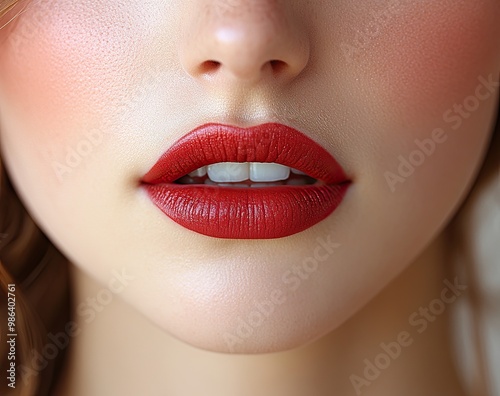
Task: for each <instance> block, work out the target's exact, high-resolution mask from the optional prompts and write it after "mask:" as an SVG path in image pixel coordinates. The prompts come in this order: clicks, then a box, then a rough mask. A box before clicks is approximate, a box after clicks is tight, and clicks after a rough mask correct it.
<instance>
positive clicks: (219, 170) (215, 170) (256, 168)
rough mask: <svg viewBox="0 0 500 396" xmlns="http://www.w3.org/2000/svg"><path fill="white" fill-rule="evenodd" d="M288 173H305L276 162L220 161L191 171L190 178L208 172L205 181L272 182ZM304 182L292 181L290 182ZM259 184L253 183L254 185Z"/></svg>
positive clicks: (279, 179) (282, 178) (283, 177)
mask: <svg viewBox="0 0 500 396" xmlns="http://www.w3.org/2000/svg"><path fill="white" fill-rule="evenodd" d="M290 173H294V174H296V175H306V174H305V173H304V172H301V171H299V170H297V169H293V168H289V167H288V166H284V165H281V164H276V163H264V162H220V163H217V164H213V165H209V166H203V167H201V168H199V169H196V170H195V171H193V172H191V173H190V174H189V175H188V176H186V177H190V178H196V177H204V176H206V175H207V174H208V179H207V180H206V183H207V184H208V183H239V182H243V181H245V180H251V181H253V182H257V183H272V182H278V181H283V180H287V179H288V178H289V177H290ZM295 183H297V184H301V183H305V182H303V181H294V182H293V183H291V184H295ZM258 186H259V187H260V185H255V187H258Z"/></svg>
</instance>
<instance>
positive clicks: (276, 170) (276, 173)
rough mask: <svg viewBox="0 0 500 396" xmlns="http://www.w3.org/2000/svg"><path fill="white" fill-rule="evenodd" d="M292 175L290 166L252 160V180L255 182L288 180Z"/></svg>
mask: <svg viewBox="0 0 500 396" xmlns="http://www.w3.org/2000/svg"><path fill="white" fill-rule="evenodd" d="M289 176H290V168H289V167H288V166H284V165H280V164H268V163H259V162H251V163H250V180H251V181H254V182H275V181H280V180H286V179H288V177H289Z"/></svg>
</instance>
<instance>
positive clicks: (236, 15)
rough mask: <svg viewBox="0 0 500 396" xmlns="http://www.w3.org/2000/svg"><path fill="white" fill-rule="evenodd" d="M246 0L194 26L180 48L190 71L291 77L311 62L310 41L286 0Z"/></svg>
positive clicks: (256, 77)
mask: <svg viewBox="0 0 500 396" xmlns="http://www.w3.org/2000/svg"><path fill="white" fill-rule="evenodd" d="M246 1H247V3H246V5H244V6H243V5H241V7H240V9H239V10H238V7H236V6H234V3H238V0H232V1H231V2H232V4H233V7H232V11H233V12H225V13H219V12H209V13H206V14H205V16H204V17H203V18H200V19H201V21H200V19H198V23H197V25H196V26H191V27H190V31H189V32H187V34H186V35H185V37H188V38H187V39H185V40H184V42H183V44H182V47H181V51H180V56H181V63H182V65H183V67H184V69H185V70H186V72H187V73H188V74H189V75H191V76H192V77H194V78H197V79H199V78H203V77H218V78H224V79H231V80H233V81H234V80H237V81H245V82H257V81H260V80H262V79H271V78H272V79H274V80H280V81H290V80H292V79H294V78H295V77H296V76H298V75H299V74H300V73H301V72H302V70H303V69H304V68H305V67H306V65H307V63H308V60H309V51H310V48H309V41H308V40H307V35H306V34H305V33H304V32H303V30H301V29H300V28H298V27H297V25H298V23H297V21H294V20H293V19H294V16H293V14H291V13H290V12H289V10H287V9H286V3H281V2H276V1H274V2H269V1H265V0H252V2H251V3H250V4H251V5H250V4H249V2H248V0H246ZM244 2H245V1H244V0H242V1H241V3H242V4H243V3H244ZM259 3H261V4H259ZM264 5H265V6H264Z"/></svg>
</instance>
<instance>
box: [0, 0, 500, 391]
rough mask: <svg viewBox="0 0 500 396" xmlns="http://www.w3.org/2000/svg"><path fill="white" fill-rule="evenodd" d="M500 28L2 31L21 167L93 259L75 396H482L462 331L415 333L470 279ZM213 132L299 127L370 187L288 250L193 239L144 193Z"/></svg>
mask: <svg viewBox="0 0 500 396" xmlns="http://www.w3.org/2000/svg"><path fill="white" fill-rule="evenodd" d="M499 18H500V3H499V2H498V1H496V0H475V1H473V2H472V1H469V0H442V1H439V2H435V1H431V0H425V1H413V0H400V1H383V2H380V1H376V0H367V1H364V2H363V5H362V6H360V5H359V4H357V3H356V2H352V1H348V0H338V1H330V0H319V1H314V2H309V1H285V0H252V2H248V1H245V0H230V1H229V0H225V1H224V0H219V1H214V0H191V1H180V0H172V1H161V0H151V1H146V2H144V1H142V2H114V1H109V0H98V1H96V0H78V1H68V0H45V1H44V0H42V1H39V2H32V3H31V4H30V5H29V7H28V8H27V10H26V12H25V13H23V14H22V15H21V16H20V17H19V18H18V19H17V20H16V22H15V23H14V24H10V25H9V26H8V27H7V28H6V29H4V30H2V31H0V42H1V43H2V44H1V46H0V137H1V143H2V147H1V149H2V153H1V156H2V160H3V161H4V162H5V165H6V167H7V169H8V171H9V174H10V176H11V178H12V180H13V182H14V183H15V185H16V187H17V189H18V190H19V193H20V195H21V196H22V198H23V201H24V202H25V204H26V206H27V208H28V209H29V210H30V212H31V213H32V215H33V216H34V217H35V219H36V220H37V222H38V224H39V225H40V226H41V227H42V228H43V229H44V231H45V232H46V233H47V234H48V235H49V236H50V238H51V239H52V240H53V241H54V243H55V244H56V245H57V246H58V247H59V248H60V249H61V251H62V252H64V253H65V254H66V255H67V257H68V258H69V259H70V261H71V262H72V263H73V264H74V268H73V272H74V277H73V281H74V282H73V283H74V288H75V293H76V296H75V318H74V319H75V321H76V323H77V326H78V328H79V329H80V330H81V331H79V332H78V333H77V334H75V335H74V337H73V349H72V354H71V365H70V367H69V369H68V371H67V372H66V373H65V375H64V378H65V382H64V383H63V384H61V389H60V394H62V395H65V394H72V395H76V396H78V395H89V394H92V395H109V394H120V395H135V394H151V395H156V394H158V395H159V394H168V395H186V394H189V395H206V394H217V395H219V396H225V395H235V394H238V395H255V394H262V395H273V396H280V395H288V396H290V395H305V394H308V395H309V394H314V395H331V394H338V395H356V394H358V392H362V394H364V395H367V396H373V395H384V396H388V395H401V394H404V395H408V396H411V395H423V394H425V395H459V396H460V395H464V394H465V393H464V391H463V390H462V388H461V385H460V383H459V379H458V378H457V375H456V373H455V368H454V366H453V363H452V358H451V355H450V350H449V346H448V338H447V333H446V331H447V327H446V326H447V314H446V313H443V314H441V315H439V317H437V318H435V320H434V321H433V322H432V326H428V328H426V330H425V331H423V332H422V333H418V331H417V329H418V328H419V327H417V326H412V325H411V324H410V323H409V319H408V318H409V317H410V315H411V314H412V313H413V312H415V311H416V310H418V308H419V307H420V306H427V305H428V304H429V302H430V301H432V300H433V299H436V298H439V297H440V296H441V293H442V289H443V288H444V287H445V283H443V282H444V281H445V280H449V281H450V282H452V283H453V281H454V279H453V277H451V278H449V274H448V273H447V272H446V267H447V262H448V260H447V259H446V251H447V245H446V240H445V236H444V235H443V230H444V227H445V226H446V224H447V223H448V222H449V221H450V219H451V217H452V216H453V215H454V213H455V212H456V210H457V209H458V207H459V205H460V203H461V202H462V201H463V199H464V198H465V196H466V194H467V192H468V191H469V189H470V187H471V185H472V183H473V181H474V179H475V177H476V175H477V171H478V169H479V167H480V165H481V163H482V161H483V158H484V155H485V151H486V149H487V147H488V143H489V140H490V138H491V133H492V123H493V122H494V120H495V117H496V110H497V108H498V103H497V100H496V99H497V97H498V83H497V82H498V77H499V74H500V51H499V50H498V48H500V25H499V24H498V20H499ZM470 97H472V98H473V99H469V98H470ZM474 98H476V99H475V100H474ZM476 103H477V106H476ZM207 122H220V123H227V124H233V125H238V126H242V127H245V126H252V125H257V124H261V123H265V122H281V123H285V124H287V125H290V126H293V127H295V128H297V129H299V130H301V131H302V132H303V133H305V134H307V135H308V136H309V137H311V138H312V139H314V140H316V141H317V142H319V143H320V144H321V145H323V146H324V147H325V148H326V149H327V150H329V151H330V152H331V153H332V154H333V155H334V156H335V158H336V159H337V160H338V161H339V163H340V164H341V165H342V167H343V168H344V169H345V170H346V173H347V174H348V175H349V177H350V178H351V179H352V180H353V185H352V187H351V189H350V190H349V192H348V194H347V196H346V198H345V201H344V202H343V203H342V205H341V206H340V207H339V208H338V209H337V210H336V211H335V212H334V214H332V215H331V216H330V217H329V218H327V219H326V220H324V221H323V222H321V223H319V224H318V225H316V226H314V227H312V228H310V229H308V230H306V231H304V232H302V233H299V234H296V235H293V236H290V237H287V238H282V239H275V240H252V241H248V240H219V239H214V238H210V237H206V236H202V235H199V234H195V233H193V232H191V231H189V230H186V229H184V228H182V227H180V226H179V225H177V224H176V223H174V222H173V221H171V220H170V219H168V218H166V217H165V216H164V215H163V214H161V212H160V211H159V210H158V209H157V208H156V207H155V206H154V205H153V204H152V202H151V201H150V200H149V199H148V197H147V195H146V194H145V193H144V191H143V190H142V189H141V188H140V184H139V180H140V178H141V177H142V176H143V175H144V174H145V173H146V172H147V171H148V170H149V169H150V167H151V166H152V165H153V164H154V163H155V162H156V161H157V159H158V158H159V157H160V156H161V154H162V153H163V152H164V151H165V150H166V149H167V148H168V147H170V146H171V145H172V144H173V143H174V142H175V141H176V140H177V139H179V138H180V137H182V136H183V135H184V134H186V133H187V132H188V131H190V130H191V129H193V128H195V127H196V126H199V125H201V124H204V123H207ZM417 141H418V142H417ZM415 150H417V151H420V152H421V153H423V154H420V155H419V154H415ZM426 150H427V151H426ZM405 161H407V162H408V163H410V164H411V163H413V164H414V165H413V166H412V167H409V168H408V166H409V165H406V166H407V168H405V165H402V163H404V162H405ZM415 164H418V165H415ZM405 170H406V171H405ZM312 258H314V260H316V261H314V260H313V259H312ZM314 262H316V264H317V265H314ZM117 273H118V274H119V276H117ZM117 277H118V278H119V279H120V280H119V281H117V280H116V279H117ZM120 285H121V286H123V287H120ZM106 290H108V291H106ZM110 296H111V298H110ZM266 303H267V305H266ZM263 305H265V306H267V307H268V311H266V312H269V311H272V312H270V313H269V314H264V313H263V312H264V311H265V309H264V308H262V306H263ZM259 307H261V308H259ZM269 307H271V308H269ZM256 312H257V313H256ZM259 312H260V315H259ZM242 322H245V323H246V326H245V325H243V324H242ZM245 330H246V331H245ZM404 331H406V332H408V333H409V334H410V335H411V338H412V339H413V342H412V343H411V345H409V346H408V347H405V348H404V352H403V353H402V354H401V356H399V357H398V358H397V359H394V361H392V362H391V364H390V365H389V367H388V368H387V369H385V370H384V371H383V373H381V374H380V375H378V376H377V378H375V379H373V381H368V382H369V384H366V383H365V384H364V385H363V386H362V387H360V386H358V387H356V386H354V385H353V379H352V378H353V377H352V375H358V376H361V377H363V370H364V368H365V362H364V359H369V360H371V361H373V359H374V358H375V357H376V355H377V354H378V353H380V351H381V350H380V344H381V343H382V342H390V341H394V340H396V339H397V338H398V335H399V334H400V333H401V332H404ZM179 340H180V341H179ZM193 347H196V348H193ZM198 348H200V349H198ZM206 350H208V351H210V352H207V351H206ZM213 352H222V353H224V354H214V353H213ZM269 352H274V353H272V354H265V355H261V354H262V353H269ZM226 353H229V354H226ZM234 353H237V354H244V355H241V356H234V355H232V354H234ZM249 354H257V355H255V356H249Z"/></svg>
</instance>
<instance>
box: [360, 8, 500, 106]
mask: <svg viewBox="0 0 500 396" xmlns="http://www.w3.org/2000/svg"><path fill="white" fill-rule="evenodd" d="M402 3H403V4H400V5H398V6H396V7H395V10H394V14H393V19H392V20H391V22H389V23H388V24H387V26H379V27H380V33H379V35H378V37H376V38H374V39H373V45H372V46H371V48H368V49H367V58H366V64H365V65H364V66H363V67H364V70H366V72H367V73H368V74H369V75H370V76H371V77H373V79H372V81H374V82H373V83H372V84H374V85H375V87H374V88H376V90H377V92H378V93H379V94H380V95H381V97H382V100H385V101H386V103H394V104H396V103H397V104H398V107H399V108H401V109H402V110H403V111H406V112H412V111H413V112H417V113H418V112H420V113H421V114H423V113H424V112H425V113H426V114H433V113H434V114H436V115H437V114H439V113H441V114H442V112H443V111H445V110H446V109H448V108H450V107H451V106H452V105H453V104H454V103H458V102H461V101H462V100H463V99H464V98H465V97H467V96H468V95H470V94H471V93H473V92H474V89H475V87H476V86H477V84H478V77H480V76H484V77H487V76H488V75H489V74H492V73H495V72H496V74H497V75H498V70H499V67H500V65H499V64H498V63H499V62H498V61H499V54H498V52H499V50H498V49H499V48H500V28H499V26H500V24H499V23H498V21H499V20H500V3H499V2H497V1H493V0H475V1H469V0H463V1H462V0H453V1H448V0H445V1H439V2H434V1H433V2H431V1H424V2H422V3H425V4H421V2H416V4H411V5H405V4H404V2H402Z"/></svg>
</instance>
